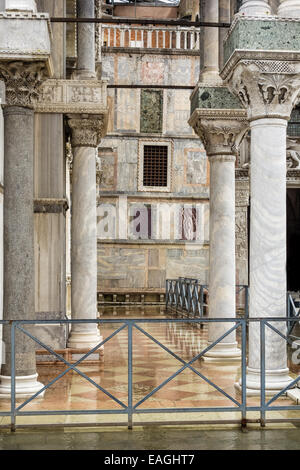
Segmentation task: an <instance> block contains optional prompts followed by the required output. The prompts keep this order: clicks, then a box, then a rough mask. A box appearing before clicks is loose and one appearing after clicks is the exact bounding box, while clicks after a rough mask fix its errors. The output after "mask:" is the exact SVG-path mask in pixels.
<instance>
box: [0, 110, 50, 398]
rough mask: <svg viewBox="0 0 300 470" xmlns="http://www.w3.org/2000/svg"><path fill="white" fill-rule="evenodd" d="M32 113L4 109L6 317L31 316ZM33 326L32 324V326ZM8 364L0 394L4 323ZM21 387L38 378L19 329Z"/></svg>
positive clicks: (5, 388)
mask: <svg viewBox="0 0 300 470" xmlns="http://www.w3.org/2000/svg"><path fill="white" fill-rule="evenodd" d="M33 119H34V113H33V111H32V110H30V109H26V108H23V107H17V106H12V107H8V108H6V109H5V110H4V135H5V140H4V145H5V161H4V181H5V190H4V272H5V276H4V314H3V317H4V319H5V320H12V319H13V320H18V319H19V320H33V319H34V318H35V305H34V232H33ZM29 329H30V328H29ZM3 338H4V342H5V351H6V354H5V364H3V366H2V369H1V373H2V375H1V377H0V378H1V385H0V394H1V395H2V396H3V395H5V394H7V395H9V394H10V373H11V369H10V367H11V341H10V327H5V328H4V334H3ZM15 357H16V359H15V365H16V376H18V377H19V381H18V380H17V392H18V393H19V394H22V393H25V392H26V389H27V388H28V389H29V391H30V392H32V393H34V392H36V391H37V390H39V389H40V388H41V387H42V385H41V384H39V383H38V382H36V377H37V374H36V363H35V344H34V343H33V342H32V340H30V339H29V338H28V337H27V336H25V335H24V334H23V333H21V332H20V331H17V332H16V356H15Z"/></svg>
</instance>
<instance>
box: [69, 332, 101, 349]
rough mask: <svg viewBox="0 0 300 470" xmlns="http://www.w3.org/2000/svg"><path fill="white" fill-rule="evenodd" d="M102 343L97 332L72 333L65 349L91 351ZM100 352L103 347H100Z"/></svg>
mask: <svg viewBox="0 0 300 470" xmlns="http://www.w3.org/2000/svg"><path fill="white" fill-rule="evenodd" d="M101 341H103V337H102V336H101V335H100V333H99V331H72V330H71V334H70V337H69V340H68V344H67V347H68V348H71V349H92V348H94V347H95V346H97V344H99V343H101ZM99 349H100V351H102V350H104V346H103V345H102V346H100V348H99Z"/></svg>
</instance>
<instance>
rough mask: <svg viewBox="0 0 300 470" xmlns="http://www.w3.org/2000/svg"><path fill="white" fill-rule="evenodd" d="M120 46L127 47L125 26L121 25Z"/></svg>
mask: <svg viewBox="0 0 300 470" xmlns="http://www.w3.org/2000/svg"><path fill="white" fill-rule="evenodd" d="M120 47H125V28H124V26H123V25H121V26H120Z"/></svg>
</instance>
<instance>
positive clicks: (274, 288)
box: [247, 118, 291, 390]
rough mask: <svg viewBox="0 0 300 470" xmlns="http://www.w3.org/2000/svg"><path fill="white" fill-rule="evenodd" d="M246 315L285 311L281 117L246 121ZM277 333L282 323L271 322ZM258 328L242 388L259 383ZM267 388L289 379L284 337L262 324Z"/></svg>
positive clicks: (283, 128) (283, 131) (284, 123)
mask: <svg viewBox="0 0 300 470" xmlns="http://www.w3.org/2000/svg"><path fill="white" fill-rule="evenodd" d="M250 126H251V184H250V188H251V209H250V217H251V219H250V220H251V223H250V289H251V290H250V305H249V311H250V317H251V318H257V317H268V316H269V317H285V316H286V128H287V121H286V120H285V119H276V118H273V119H258V120H254V121H252V122H251V125H250ZM273 326H274V327H275V328H277V329H279V330H280V331H282V333H286V325H285V324H282V323H277V324H276V323H273ZM259 343H260V330H259V328H258V326H257V325H256V324H253V323H252V324H250V327H249V360H248V371H247V388H248V389H259V388H260V368H259V367H258V365H259V362H260V350H259V347H258V344H259ZM265 344H266V370H267V377H266V380H267V385H266V388H267V389H268V390H270V389H271V390H272V389H275V390H276V389H282V388H284V387H285V386H287V385H288V384H289V382H290V381H291V379H290V377H289V369H288V368H287V355H286V342H285V341H284V340H282V339H281V337H280V336H279V335H278V334H276V333H274V332H272V331H271V330H270V329H269V328H266V343H265Z"/></svg>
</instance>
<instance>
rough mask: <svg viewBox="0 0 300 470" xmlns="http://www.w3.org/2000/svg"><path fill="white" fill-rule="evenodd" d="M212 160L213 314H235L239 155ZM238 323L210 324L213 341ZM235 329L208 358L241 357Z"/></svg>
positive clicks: (211, 247) (211, 301)
mask: <svg viewBox="0 0 300 470" xmlns="http://www.w3.org/2000/svg"><path fill="white" fill-rule="evenodd" d="M209 160H210V252H209V253H210V255H209V256H210V261H209V294H210V295H209V316H210V318H231V317H233V318H235V169H234V168H235V157H234V156H233V155H217V156H211V157H210V158H209ZM232 326H234V323H211V324H209V333H208V336H209V338H208V339H209V342H210V343H212V342H214V341H215V340H217V339H218V338H219V337H220V336H222V335H223V334H224V333H225V332H226V331H228V330H229V329H230V328H231V327H232ZM240 354H241V352H240V350H239V349H237V343H236V334H235V332H233V333H231V334H230V335H228V336H226V338H224V339H223V340H222V342H220V343H218V344H217V345H216V346H215V347H214V348H213V349H212V350H211V351H209V352H208V353H207V354H206V360H207V359H208V358H218V360H222V359H223V360H226V359H227V358H230V359H231V360H232V358H234V357H237V358H239V357H240Z"/></svg>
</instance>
